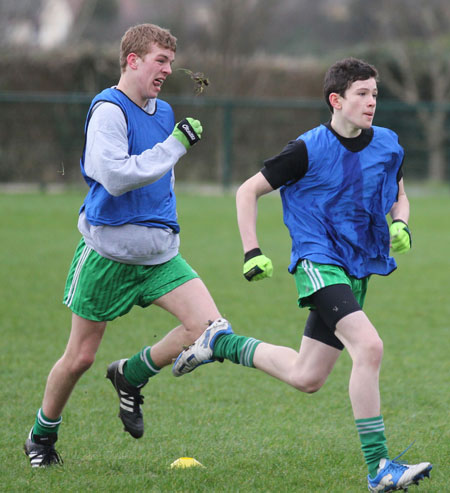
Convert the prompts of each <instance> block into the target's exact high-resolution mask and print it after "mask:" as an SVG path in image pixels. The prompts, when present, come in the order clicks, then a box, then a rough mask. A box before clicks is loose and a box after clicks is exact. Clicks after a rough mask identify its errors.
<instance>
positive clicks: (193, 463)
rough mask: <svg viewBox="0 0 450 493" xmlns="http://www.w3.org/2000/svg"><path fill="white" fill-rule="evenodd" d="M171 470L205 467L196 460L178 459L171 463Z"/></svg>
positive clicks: (190, 458)
mask: <svg viewBox="0 0 450 493" xmlns="http://www.w3.org/2000/svg"><path fill="white" fill-rule="evenodd" d="M170 467H171V469H174V468H179V469H185V468H186V467H205V466H204V465H203V464H201V463H200V462H199V461H198V460H196V459H194V458H193V457H180V458H179V459H177V460H176V461H173V462H172V464H170Z"/></svg>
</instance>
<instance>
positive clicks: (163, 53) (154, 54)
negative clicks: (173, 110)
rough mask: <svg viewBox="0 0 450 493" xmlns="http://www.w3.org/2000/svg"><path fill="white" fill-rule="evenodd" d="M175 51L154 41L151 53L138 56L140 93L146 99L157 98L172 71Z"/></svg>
mask: <svg viewBox="0 0 450 493" xmlns="http://www.w3.org/2000/svg"><path fill="white" fill-rule="evenodd" d="M174 60H175V53H174V52H173V51H172V50H170V49H168V48H163V47H162V46H160V45H158V44H156V43H153V44H152V45H151V49H150V51H149V53H147V54H146V55H145V56H144V57H143V58H139V57H137V59H136V64H137V82H138V85H139V89H140V94H141V96H142V97H143V98H145V99H150V98H156V97H157V96H158V94H159V92H160V91H161V87H162V85H163V83H164V81H165V80H166V78H167V77H168V76H169V75H170V74H171V73H172V63H173V61H174Z"/></svg>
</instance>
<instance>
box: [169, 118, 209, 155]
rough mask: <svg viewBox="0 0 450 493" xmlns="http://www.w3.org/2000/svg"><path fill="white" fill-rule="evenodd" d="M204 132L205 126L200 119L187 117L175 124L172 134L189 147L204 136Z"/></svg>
mask: <svg viewBox="0 0 450 493" xmlns="http://www.w3.org/2000/svg"><path fill="white" fill-rule="evenodd" d="M202 132H203V127H202V124H201V123H200V122H199V121H198V120H194V119H193V118H185V119H184V120H181V122H179V123H177V124H176V125H175V128H174V129H173V132H172V135H173V136H174V137H175V138H176V139H177V140H179V141H180V142H181V143H182V144H183V145H184V147H186V149H189V148H190V147H192V146H193V145H194V144H195V143H196V142H198V141H199V140H200V139H201V138H202Z"/></svg>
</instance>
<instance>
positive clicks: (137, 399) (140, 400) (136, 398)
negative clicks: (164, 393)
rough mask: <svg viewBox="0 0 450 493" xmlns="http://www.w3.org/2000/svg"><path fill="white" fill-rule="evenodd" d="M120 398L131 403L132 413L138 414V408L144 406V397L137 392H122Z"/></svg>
mask: <svg viewBox="0 0 450 493" xmlns="http://www.w3.org/2000/svg"><path fill="white" fill-rule="evenodd" d="M122 392H123V394H122V397H125V398H127V399H129V400H130V401H132V402H133V412H135V413H136V412H140V409H139V406H140V405H142V404H144V396H143V395H142V394H141V393H140V392H139V391H138V392H135V393H134V392H133V393H132V392H129V391H122Z"/></svg>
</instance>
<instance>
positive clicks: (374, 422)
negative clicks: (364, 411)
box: [355, 416, 389, 478]
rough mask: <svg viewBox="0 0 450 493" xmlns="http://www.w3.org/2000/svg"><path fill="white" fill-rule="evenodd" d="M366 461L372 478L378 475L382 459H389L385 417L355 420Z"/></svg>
mask: <svg viewBox="0 0 450 493" xmlns="http://www.w3.org/2000/svg"><path fill="white" fill-rule="evenodd" d="M355 423H356V428H357V430H358V433H359V438H360V440H361V448H362V451H363V454H364V459H365V461H366V464H367V468H368V469H369V474H370V477H371V478H374V477H375V476H376V475H377V469H378V464H379V463H380V460H381V459H383V458H384V459H388V458H389V456H388V449H387V446H386V437H385V436H384V421H383V416H376V417H374V418H367V419H357V420H355Z"/></svg>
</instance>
